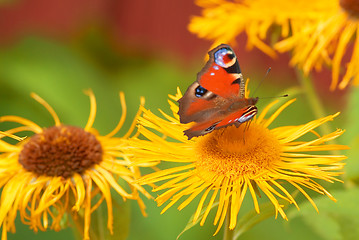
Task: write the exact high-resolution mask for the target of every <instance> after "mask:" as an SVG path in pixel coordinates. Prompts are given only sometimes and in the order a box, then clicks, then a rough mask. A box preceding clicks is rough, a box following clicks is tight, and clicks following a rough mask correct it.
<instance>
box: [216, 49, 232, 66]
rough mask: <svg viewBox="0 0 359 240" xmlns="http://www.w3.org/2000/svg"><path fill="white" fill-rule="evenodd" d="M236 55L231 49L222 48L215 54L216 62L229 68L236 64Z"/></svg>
mask: <svg viewBox="0 0 359 240" xmlns="http://www.w3.org/2000/svg"><path fill="white" fill-rule="evenodd" d="M235 58H236V55H235V54H234V53H233V52H232V50H230V49H229V48H226V47H224V48H221V49H219V50H217V52H215V53H214V61H215V63H217V64H218V65H219V66H221V67H223V68H228V67H230V66H232V65H233V64H234V63H235Z"/></svg>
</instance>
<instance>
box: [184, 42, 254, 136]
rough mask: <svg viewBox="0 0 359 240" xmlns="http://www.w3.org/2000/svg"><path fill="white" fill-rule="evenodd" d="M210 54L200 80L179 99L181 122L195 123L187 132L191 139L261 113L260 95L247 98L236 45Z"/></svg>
mask: <svg viewBox="0 0 359 240" xmlns="http://www.w3.org/2000/svg"><path fill="white" fill-rule="evenodd" d="M208 54H209V60H208V62H207V63H206V65H205V66H204V67H203V69H202V70H201V71H200V72H199V73H198V74H197V80H196V81H195V82H194V83H192V84H191V85H190V86H189V87H188V89H187V91H186V93H185V94H184V95H183V97H182V98H181V99H179V100H178V103H179V111H178V114H179V116H180V122H181V123H190V122H194V123H195V124H194V125H193V126H192V127H191V128H189V129H187V130H185V131H184V134H185V135H186V136H187V137H188V139H191V138H192V137H198V136H201V135H205V134H207V133H210V132H212V131H213V130H215V129H219V128H223V127H227V126H229V125H233V124H234V125H236V126H237V127H238V126H239V125H240V124H242V123H244V122H247V121H248V120H250V119H252V118H253V117H254V116H255V115H256V114H257V107H256V106H255V104H256V103H257V101H258V98H246V97H245V83H244V80H243V76H242V73H241V69H240V67H239V64H238V60H237V57H236V55H235V53H234V51H233V50H232V48H231V47H230V46H228V45H226V44H221V45H219V46H217V47H216V48H214V49H212V50H211V51H209V52H208Z"/></svg>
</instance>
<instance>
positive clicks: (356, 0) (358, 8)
mask: <svg viewBox="0 0 359 240" xmlns="http://www.w3.org/2000/svg"><path fill="white" fill-rule="evenodd" d="M339 3H340V6H341V7H342V8H343V9H344V10H345V11H346V12H348V13H349V14H350V15H352V16H355V17H359V0H340V1H339Z"/></svg>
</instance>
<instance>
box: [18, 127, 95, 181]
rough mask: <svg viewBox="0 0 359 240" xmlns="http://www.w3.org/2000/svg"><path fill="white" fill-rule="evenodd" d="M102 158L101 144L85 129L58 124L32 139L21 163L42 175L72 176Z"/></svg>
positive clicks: (25, 146)
mask: <svg viewBox="0 0 359 240" xmlns="http://www.w3.org/2000/svg"><path fill="white" fill-rule="evenodd" d="M101 161H102V146H101V144H100V142H99V141H98V140H97V139H96V137H95V136H94V135H93V134H91V133H89V132H85V131H84V130H83V129H82V128H78V127H73V126H55V127H51V128H48V129H45V130H44V131H43V132H42V133H40V134H36V135H34V136H33V137H31V138H30V140H29V142H27V143H26V144H25V145H24V146H23V149H22V150H21V152H20V155H19V163H20V164H22V165H23V167H24V168H25V169H26V170H28V171H31V172H34V173H37V174H39V175H47V176H62V177H64V178H68V177H71V176H72V175H73V174H74V173H82V172H83V171H85V170H86V169H88V168H90V167H91V166H92V165H94V164H96V163H99V162H101Z"/></svg>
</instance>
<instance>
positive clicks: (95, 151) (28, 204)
mask: <svg viewBox="0 0 359 240" xmlns="http://www.w3.org/2000/svg"><path fill="white" fill-rule="evenodd" d="M86 93H87V94H88V95H89V97H90V101H91V111H90V117H89V119H88V122H87V124H86V126H85V127H84V128H79V127H74V126H67V125H63V124H61V122H60V120H59V118H58V116H57V115H56V113H55V111H54V110H53V109H52V108H51V107H50V106H49V105H48V104H47V103H46V102H45V101H44V100H43V99H41V98H40V97H39V96H38V95H35V94H32V97H33V98H35V100H37V101H38V102H40V103H41V104H42V105H43V106H45V107H46V109H47V110H48V111H49V113H50V114H51V115H52V116H53V118H54V121H55V126H53V127H50V128H41V127H40V126H38V125H37V124H35V123H34V122H32V121H30V120H27V119H24V118H22V117H18V116H3V117H0V122H14V123H18V124H21V126H19V127H15V128H13V129H10V130H7V131H2V132H0V138H4V137H10V138H13V139H16V140H18V141H20V142H19V143H18V144H10V143H8V142H5V141H4V140H0V153H1V154H0V187H1V188H2V192H1V200H0V226H2V229H3V231H2V239H3V240H5V239H6V235H7V231H13V232H14V231H15V218H16V216H17V211H19V213H20V217H21V220H22V222H23V223H25V224H28V225H30V226H31V228H32V229H34V231H38V230H39V229H40V230H41V231H44V230H46V229H47V228H51V229H54V230H56V231H58V230H60V229H61V221H62V218H63V216H64V214H65V213H66V212H70V213H72V214H73V215H74V217H76V216H78V215H81V216H82V218H83V219H84V232H83V234H84V239H89V227H90V220H91V213H92V212H93V211H94V210H96V209H97V208H98V206H99V205H100V204H101V203H102V202H103V201H104V200H105V202H106V205H107V209H108V213H107V215H108V219H107V227H108V229H109V231H110V232H111V233H112V230H113V229H112V224H113V214H112V198H111V191H110V190H111V188H113V189H114V190H115V191H116V192H117V193H118V194H120V195H121V196H122V197H123V199H124V200H126V199H136V200H137V201H138V203H139V205H140V208H141V210H142V211H144V208H145V206H144V204H143V202H142V200H141V199H140V198H139V194H138V193H139V192H142V193H143V194H145V195H146V196H147V197H150V195H149V194H148V193H147V192H145V190H144V189H143V188H142V187H141V186H139V185H138V184H136V183H134V180H135V179H136V178H137V177H139V170H138V168H136V167H128V165H129V164H130V162H129V160H128V158H127V157H126V156H125V155H124V154H123V153H122V152H121V149H122V148H123V146H124V143H123V139H124V138H128V137H129V135H130V134H131V133H132V132H133V129H134V126H135V124H133V125H132V127H131V128H130V130H129V131H128V132H127V134H126V135H125V136H124V137H123V138H115V137H113V136H114V135H115V134H116V133H117V132H118V131H119V129H120V128H121V126H122V124H123V123H124V121H125V117H126V104H125V101H124V95H123V93H121V94H120V98H121V104H122V108H123V114H122V117H121V120H120V122H119V124H118V125H117V127H116V128H115V129H114V130H113V131H112V132H111V133H109V134H107V135H105V136H100V135H99V134H98V132H97V131H96V130H95V129H93V128H92V125H93V123H94V120H95V115H96V100H95V97H94V94H93V93H92V91H87V92H86ZM142 102H143V101H142ZM139 113H140V112H139ZM139 113H138V114H139ZM134 123H135V122H134ZM24 131H27V132H28V131H30V132H33V133H35V135H33V136H31V137H27V138H20V137H17V136H16V135H14V134H18V133H20V132H24ZM118 178H120V179H122V180H123V181H124V182H127V184H128V185H129V187H130V189H131V192H128V191H126V190H125V189H124V188H123V187H121V186H120V185H119V184H118V180H119V179H118ZM96 196H100V197H99V198H98V199H99V201H97V202H94V201H93V198H94V197H96Z"/></svg>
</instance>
